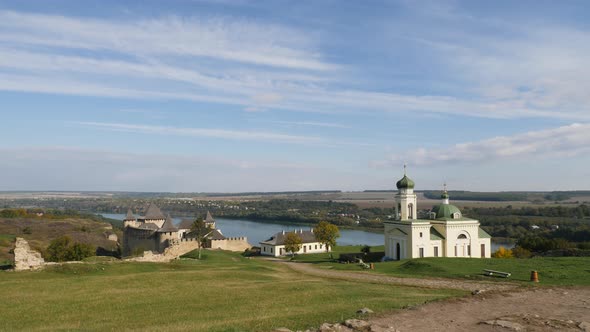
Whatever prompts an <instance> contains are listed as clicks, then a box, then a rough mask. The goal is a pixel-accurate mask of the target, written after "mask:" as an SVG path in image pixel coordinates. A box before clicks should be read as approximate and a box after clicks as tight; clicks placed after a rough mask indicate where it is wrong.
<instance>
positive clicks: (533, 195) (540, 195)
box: [423, 190, 590, 202]
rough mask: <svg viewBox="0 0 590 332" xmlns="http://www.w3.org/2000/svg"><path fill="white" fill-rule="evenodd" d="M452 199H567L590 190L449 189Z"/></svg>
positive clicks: (429, 193)
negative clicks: (488, 190) (485, 190)
mask: <svg viewBox="0 0 590 332" xmlns="http://www.w3.org/2000/svg"><path fill="white" fill-rule="evenodd" d="M423 193H424V197H426V198H429V199H439V198H440V195H441V194H442V191H440V190H425V191H423ZM449 195H450V196H451V199H453V200H457V201H484V202H486V201H487V202H507V201H530V202H534V201H552V202H554V201H565V200H569V199H573V198H575V197H588V196H590V191H582V190H580V191H551V192H539V191H501V192H477V191H449Z"/></svg>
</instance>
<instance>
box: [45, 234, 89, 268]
mask: <svg viewBox="0 0 590 332" xmlns="http://www.w3.org/2000/svg"><path fill="white" fill-rule="evenodd" d="M95 251H96V250H95V249H94V247H93V246H92V245H90V244H86V243H80V242H73V241H72V239H71V238H70V237H69V236H67V235H64V236H61V237H58V238H57V239H55V240H53V241H51V243H50V244H49V246H48V247H47V259H48V260H49V261H52V262H65V261H79V260H82V259H84V258H86V257H90V256H94V253H95Z"/></svg>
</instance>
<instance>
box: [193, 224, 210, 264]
mask: <svg viewBox="0 0 590 332" xmlns="http://www.w3.org/2000/svg"><path fill="white" fill-rule="evenodd" d="M211 231H212V228H211V227H210V226H208V225H207V224H205V222H204V221H203V218H201V217H199V218H198V219H197V220H195V221H194V222H193V224H192V226H191V232H190V235H191V236H193V237H194V238H195V240H196V241H197V244H198V245H199V259H201V249H202V248H203V244H204V243H205V241H206V240H207V238H206V237H207V234H209V233H211Z"/></svg>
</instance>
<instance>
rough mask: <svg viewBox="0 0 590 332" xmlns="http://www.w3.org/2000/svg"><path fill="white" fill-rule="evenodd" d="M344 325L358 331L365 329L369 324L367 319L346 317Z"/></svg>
mask: <svg viewBox="0 0 590 332" xmlns="http://www.w3.org/2000/svg"><path fill="white" fill-rule="evenodd" d="M344 325H346V326H348V327H350V328H351V329H353V330H358V331H366V330H368V329H369V327H370V324H369V323H368V322H367V321H364V320H360V319H347V320H345V321H344Z"/></svg>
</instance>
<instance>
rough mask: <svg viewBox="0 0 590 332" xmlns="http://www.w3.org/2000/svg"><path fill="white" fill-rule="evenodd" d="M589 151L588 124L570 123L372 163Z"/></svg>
mask: <svg viewBox="0 0 590 332" xmlns="http://www.w3.org/2000/svg"><path fill="white" fill-rule="evenodd" d="M589 151H590V124H587V123H586V124H578V123H575V124H571V125H568V126H562V127H558V128H553V129H546V130H539V131H530V132H527V133H523V134H518V135H514V136H498V137H494V138H490V139H486V140H482V141H478V142H467V143H461V144H455V145H453V146H450V147H447V148H444V147H441V148H430V149H426V148H419V149H416V150H411V151H405V152H400V153H399V154H396V155H395V156H392V157H390V158H388V159H386V160H382V161H375V162H373V163H372V165H373V166H377V167H379V166H386V167H388V166H390V165H400V164H401V163H402V162H409V163H411V164H414V165H435V164H447V163H451V164H454V163H465V162H468V163H472V162H487V161H497V160H501V159H509V158H510V159H515V158H527V159H529V158H541V159H543V158H566V157H574V156H577V155H580V154H582V153H588V152H589Z"/></svg>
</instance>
